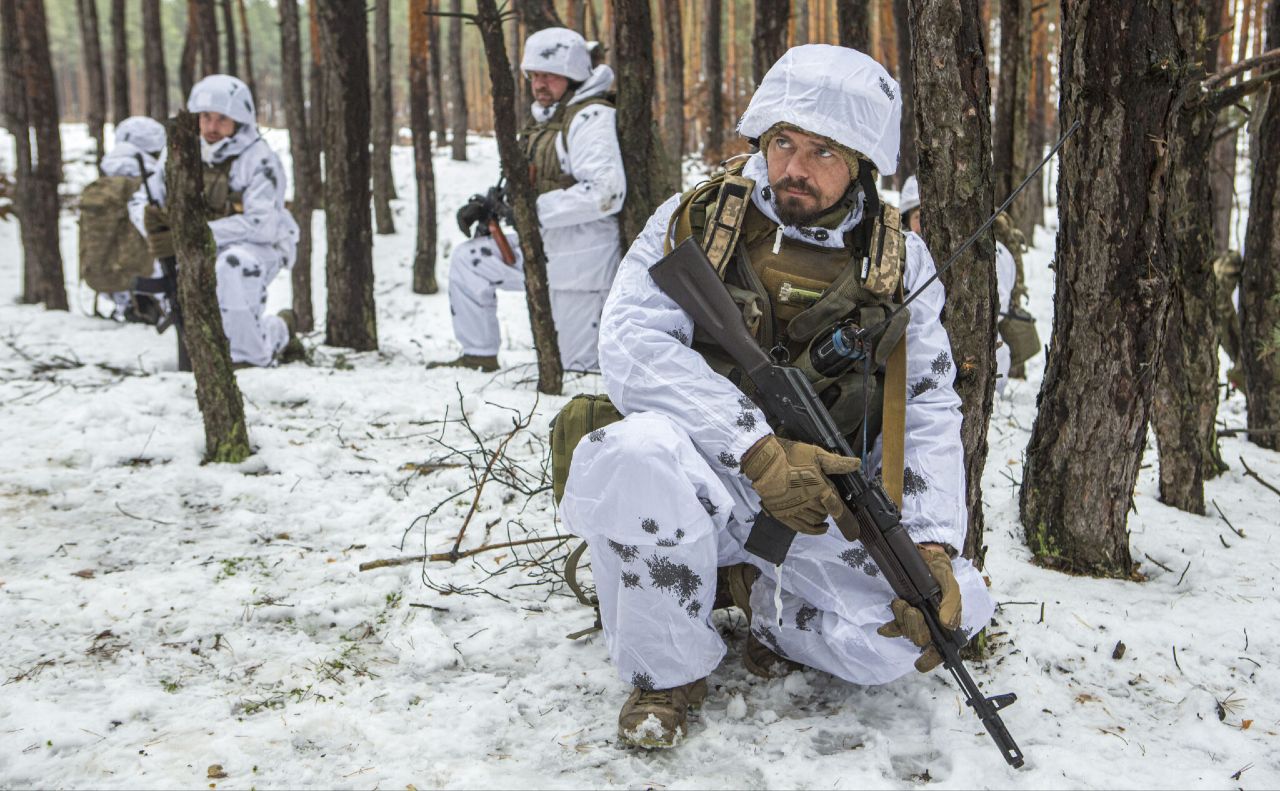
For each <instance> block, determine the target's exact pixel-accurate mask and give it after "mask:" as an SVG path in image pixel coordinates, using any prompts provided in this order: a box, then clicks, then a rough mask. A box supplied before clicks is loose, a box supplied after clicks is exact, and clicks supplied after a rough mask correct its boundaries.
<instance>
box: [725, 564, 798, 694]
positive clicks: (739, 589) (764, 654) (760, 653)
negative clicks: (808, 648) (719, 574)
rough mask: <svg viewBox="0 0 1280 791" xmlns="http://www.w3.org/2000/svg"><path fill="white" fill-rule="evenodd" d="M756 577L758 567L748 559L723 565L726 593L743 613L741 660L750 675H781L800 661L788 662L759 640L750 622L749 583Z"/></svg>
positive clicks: (768, 676)
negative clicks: (744, 640)
mask: <svg viewBox="0 0 1280 791" xmlns="http://www.w3.org/2000/svg"><path fill="white" fill-rule="evenodd" d="M759 577H760V569H758V568H756V567H755V566H753V565H751V564H750V563H738V564H737V565H734V566H730V567H729V568H727V569H725V579H726V581H727V582H728V584H729V595H730V596H731V597H732V598H733V603H734V605H735V606H737V607H738V609H740V610H742V612H743V613H745V614H746V616H747V645H746V647H745V648H744V649H743V651H742V664H743V666H744V667H746V669H747V670H748V671H749V672H750V673H752V674H753V675H757V676H759V677H761V678H782V677H783V676H785V675H787V674H788V673H791V672H793V671H796V670H803V669H804V665H801V664H799V663H798V662H792V661H791V660H790V659H787V658H786V657H784V656H779V655H778V654H777V652H775V651H774V650H773V649H771V648H770V647H769V646H767V645H765V644H764V643H763V642H761V640H760V638H758V637H756V635H755V631H754V629H753V628H752V625H751V586H752V585H754V584H755V581H756V580H757V579H758V578H759Z"/></svg>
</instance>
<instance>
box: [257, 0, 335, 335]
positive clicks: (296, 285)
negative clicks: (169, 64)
mask: <svg viewBox="0 0 1280 791" xmlns="http://www.w3.org/2000/svg"><path fill="white" fill-rule="evenodd" d="M277 8H278V9H279V12H280V82H281V92H282V93H283V95H284V97H283V98H284V114H285V118H286V119H287V123H288V125H289V153H290V155H291V156H292V159H293V218H294V220H296V221H297V223H298V260H297V261H295V262H294V264H293V273H292V279H293V315H294V317H295V318H297V320H298V329H299V330H301V331H303V332H310V331H311V330H313V329H315V324H316V320H315V311H314V309H313V307H312V304H311V214H312V212H313V211H314V210H315V196H316V194H317V193H318V192H319V191H320V184H319V173H318V172H317V171H316V169H315V165H316V159H315V156H314V154H313V152H312V149H313V148H315V147H317V144H318V142H319V141H313V140H312V138H313V137H315V136H316V135H314V134H313V130H312V129H311V128H310V127H309V125H308V124H307V102H306V95H305V92H304V91H303V88H302V40H301V36H302V31H301V30H300V29H299V28H300V26H299V22H298V4H297V2H295V0H281V2H280V3H278V4H277ZM247 51H248V50H247V49H246V53H247Z"/></svg>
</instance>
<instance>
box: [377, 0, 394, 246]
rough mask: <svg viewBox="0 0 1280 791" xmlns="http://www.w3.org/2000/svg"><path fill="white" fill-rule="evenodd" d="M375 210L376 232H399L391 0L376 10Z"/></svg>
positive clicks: (379, 1)
mask: <svg viewBox="0 0 1280 791" xmlns="http://www.w3.org/2000/svg"><path fill="white" fill-rule="evenodd" d="M372 99H373V213H374V221H375V222H376V223H377V232H378V233H380V234H392V233H395V232H396V224H395V218H394V217H393V216H392V214H391V198H392V195H391V186H392V181H391V140H392V136H393V134H394V131H393V128H392V127H393V124H392V122H391V112H392V110H391V0H376V2H375V6H374V14H373V96H372Z"/></svg>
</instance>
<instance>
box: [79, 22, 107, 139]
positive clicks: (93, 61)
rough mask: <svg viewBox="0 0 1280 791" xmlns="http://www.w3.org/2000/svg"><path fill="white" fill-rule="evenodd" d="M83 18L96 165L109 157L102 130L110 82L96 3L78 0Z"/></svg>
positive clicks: (86, 74) (88, 112)
mask: <svg viewBox="0 0 1280 791" xmlns="http://www.w3.org/2000/svg"><path fill="white" fill-rule="evenodd" d="M76 9H77V12H78V13H77V16H78V17H79V18H80V41H81V46H82V47H83V48H84V49H83V53H82V55H83V58H84V75H85V81H86V82H87V83H88V86H87V87H88V99H89V100H88V102H87V105H88V106H87V108H86V110H87V112H86V120H87V121H88V123H89V136H90V137H92V138H93V142H94V148H95V151H94V157H93V158H94V162H98V163H101V162H102V155H103V154H104V153H106V149H105V148H104V141H103V137H102V135H103V130H102V127H103V125H104V124H106V122H107V79H106V76H105V75H104V74H103V70H102V44H101V39H100V38H99V36H98V4H97V3H95V2H93V0H76Z"/></svg>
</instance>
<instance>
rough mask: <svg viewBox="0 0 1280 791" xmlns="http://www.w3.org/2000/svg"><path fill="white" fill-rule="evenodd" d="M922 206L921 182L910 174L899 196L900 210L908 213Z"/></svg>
mask: <svg viewBox="0 0 1280 791" xmlns="http://www.w3.org/2000/svg"><path fill="white" fill-rule="evenodd" d="M919 206H920V184H919V182H917V181H916V177H915V176H909V177H908V178H907V180H906V181H905V182H903V184H902V195H901V196H900V197H899V198H898V211H900V212H902V213H903V214H906V213H907V212H909V211H911V210H912V209H915V208H918V207H919Z"/></svg>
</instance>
